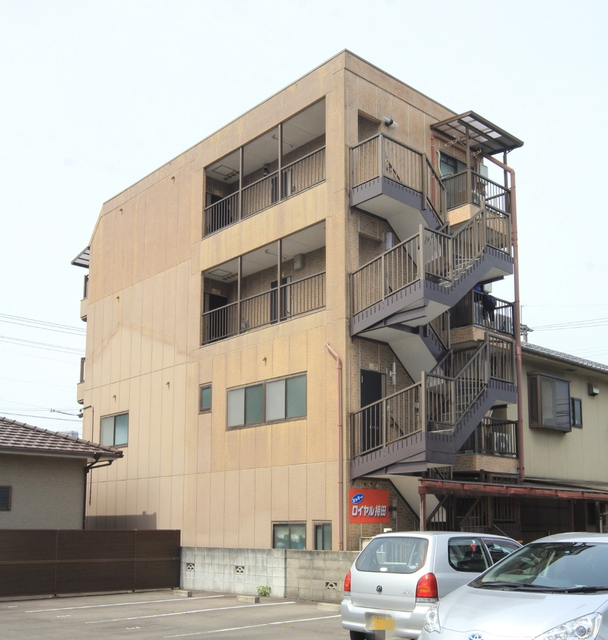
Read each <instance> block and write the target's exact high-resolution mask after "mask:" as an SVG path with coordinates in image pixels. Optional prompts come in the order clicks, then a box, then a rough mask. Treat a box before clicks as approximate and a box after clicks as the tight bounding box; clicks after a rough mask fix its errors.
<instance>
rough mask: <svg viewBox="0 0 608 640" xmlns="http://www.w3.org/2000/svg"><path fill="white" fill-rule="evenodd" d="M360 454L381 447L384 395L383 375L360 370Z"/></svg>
mask: <svg viewBox="0 0 608 640" xmlns="http://www.w3.org/2000/svg"><path fill="white" fill-rule="evenodd" d="M360 395H361V408H363V407H368V405H372V406H370V407H369V408H367V409H365V410H364V411H363V412H362V413H361V452H364V451H369V450H371V449H376V448H377V447H380V446H382V444H383V442H382V431H383V430H382V415H383V414H382V404H373V403H374V402H377V401H378V400H382V398H383V395H384V374H382V373H380V372H378V371H369V370H368V369H361V393H360Z"/></svg>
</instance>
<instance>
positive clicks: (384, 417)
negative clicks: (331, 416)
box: [351, 383, 423, 457]
mask: <svg viewBox="0 0 608 640" xmlns="http://www.w3.org/2000/svg"><path fill="white" fill-rule="evenodd" d="M421 410H422V407H421V384H420V383H418V384H415V385H412V386H411V387H408V388H407V389H403V390H402V391H398V392H397V393H394V394H392V395H390V396H388V397H386V398H383V399H382V400H378V401H377V402H374V403H373V404H370V405H368V406H367V407H363V408H362V409H360V410H359V411H356V412H355V413H352V414H351V434H352V438H351V446H352V454H353V457H354V456H358V455H363V454H365V453H368V452H369V451H373V450H374V449H378V448H379V447H385V446H387V445H389V444H390V443H391V442H396V441H397V440H400V439H401V438H404V437H406V436H409V435H412V434H414V433H416V432H417V431H420V430H421V429H422V428H423V426H422V420H421Z"/></svg>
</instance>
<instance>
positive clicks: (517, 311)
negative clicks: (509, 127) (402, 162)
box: [486, 156, 525, 482]
mask: <svg viewBox="0 0 608 640" xmlns="http://www.w3.org/2000/svg"><path fill="white" fill-rule="evenodd" d="M486 158H487V159H488V160H490V162H493V163H494V164H495V165H497V166H498V167H500V168H501V169H502V170H503V171H505V172H506V173H508V174H509V175H510V176H511V197H510V199H511V236H512V242H513V278H514V279H515V282H514V286H513V290H514V295H515V300H514V302H513V325H514V326H513V329H514V331H515V376H516V381H517V438H516V440H517V454H518V458H519V481H520V482H523V481H524V478H525V465H524V411H523V403H522V389H523V387H522V384H523V366H522V356H521V303H520V299H519V243H518V236H517V197H516V189H515V170H514V169H512V168H511V167H509V166H508V165H507V164H506V163H504V162H500V160H496V159H495V158H492V157H491V156H486ZM505 161H506V157H505Z"/></svg>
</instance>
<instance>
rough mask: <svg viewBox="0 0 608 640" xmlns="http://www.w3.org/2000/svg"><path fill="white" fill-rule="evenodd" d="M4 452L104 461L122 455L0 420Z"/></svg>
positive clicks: (98, 446)
mask: <svg viewBox="0 0 608 640" xmlns="http://www.w3.org/2000/svg"><path fill="white" fill-rule="evenodd" d="M6 452H14V453H32V454H39V455H40V454H44V455H58V456H66V455H67V456H71V457H76V458H98V459H106V460H107V459H116V458H122V456H123V452H122V451H120V450H119V449H115V448H114V447H106V446H104V445H101V444H96V443H94V442H88V441H87V440H81V439H80V438H75V437H74V436H68V435H64V434H62V433H57V432H56V431H48V430H47V429H41V428H40V427H33V426H32V425H30V424H25V423H24V422H18V421H17V420H9V419H8V418H3V417H2V416H0V453H6Z"/></svg>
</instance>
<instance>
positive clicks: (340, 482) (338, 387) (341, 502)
mask: <svg viewBox="0 0 608 640" xmlns="http://www.w3.org/2000/svg"><path fill="white" fill-rule="evenodd" d="M325 347H326V348H327V350H328V351H329V353H330V354H331V355H332V357H333V358H334V360H335V361H336V391H337V394H338V398H337V405H338V409H337V412H338V417H337V425H336V426H337V432H338V551H342V550H343V549H344V545H343V541H342V538H343V533H342V518H343V517H344V487H343V479H342V476H343V474H344V469H343V460H342V457H343V456H342V449H343V447H342V360H341V359H340V356H339V355H338V354H337V353H336V352H335V351H334V350H333V349H332V348H331V346H330V344H329V342H326V343H325Z"/></svg>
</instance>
